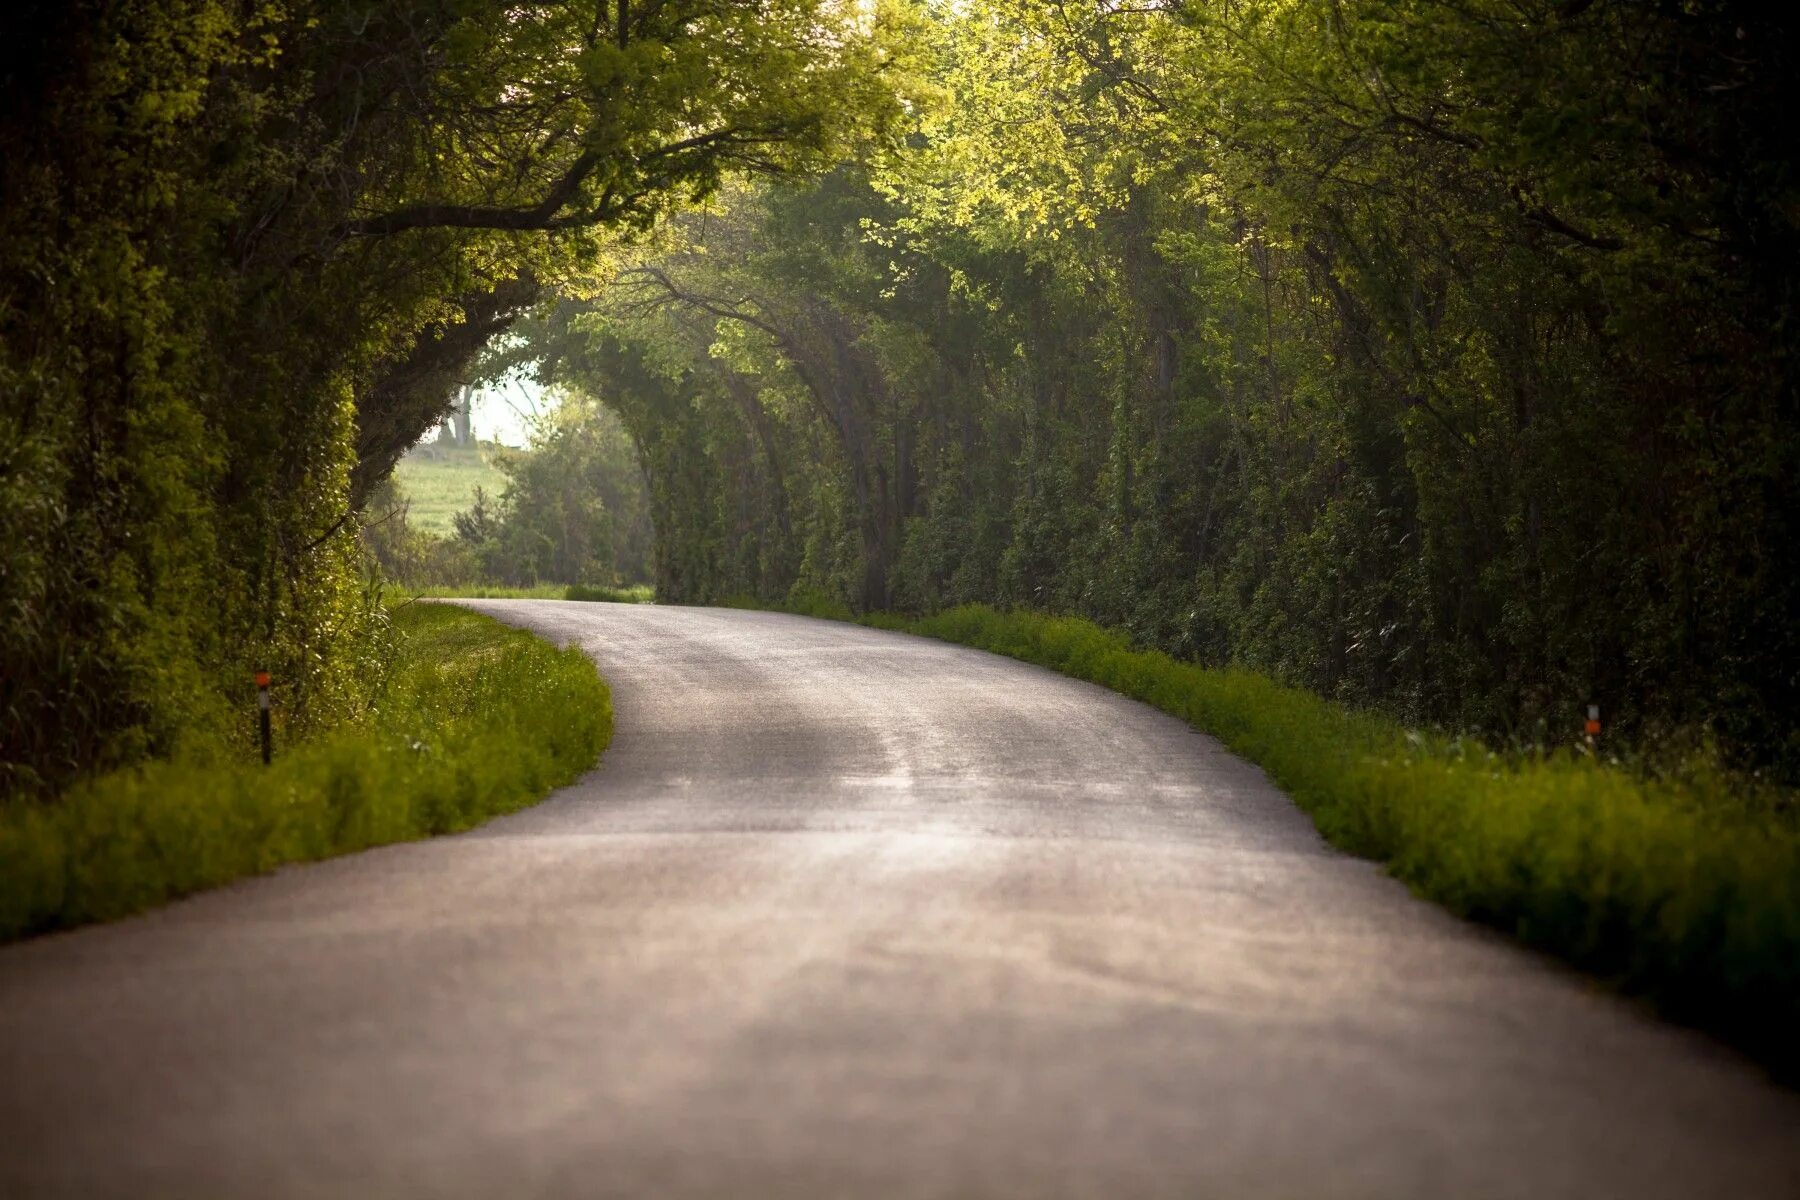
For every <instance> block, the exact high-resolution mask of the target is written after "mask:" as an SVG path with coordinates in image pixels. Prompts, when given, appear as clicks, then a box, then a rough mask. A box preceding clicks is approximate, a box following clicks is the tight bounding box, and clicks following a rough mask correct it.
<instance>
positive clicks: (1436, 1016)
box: [0, 601, 1800, 1200]
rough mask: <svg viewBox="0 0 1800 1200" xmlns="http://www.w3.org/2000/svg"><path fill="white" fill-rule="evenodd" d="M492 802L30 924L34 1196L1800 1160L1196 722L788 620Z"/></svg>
mask: <svg viewBox="0 0 1800 1200" xmlns="http://www.w3.org/2000/svg"><path fill="white" fill-rule="evenodd" d="M472 607H477V608H480V609H482V610H483V611H486V612H490V613H493V614H494V615H496V616H499V617H501V618H503V619H505V620H508V621H512V622H515V623H518V624H521V625H525V626H528V627H529V628H532V629H535V630H537V631H538V632H540V633H542V634H544V635H545V636H547V637H551V638H554V639H557V640H561V641H569V642H576V643H579V644H580V645H582V646H584V647H585V648H587V649H588V650H589V651H590V652H591V653H592V654H593V655H594V656H595V657H596V658H597V659H598V660H599V662H600V664H601V666H602V668H603V669H604V671H605V672H606V674H607V676H608V678H609V679H610V680H611V682H612V685H613V689H614V695H615V698H616V703H617V710H618V736H617V740H616V741H615V742H614V744H613V748H612V749H611V750H610V751H609V752H608V753H607V755H606V758H605V760H604V761H603V763H602V765H601V766H600V767H599V768H598V769H597V770H595V771H594V772H592V773H591V774H589V775H588V776H587V777H586V778H584V779H583V780H581V781H580V782H579V783H577V784H575V785H574V786H572V787H569V788H566V789H564V790H562V791H561V792H558V793H557V794H556V795H554V796H552V797H551V798H550V799H549V800H548V801H546V802H545V803H543V804H542V805H539V806H538V807H536V808H534V809H531V810H529V811H526V812H524V813H520V814H518V815H516V816H513V817H509V818H505V819H502V820H498V821H495V822H493V823H492V824H489V825H487V826H485V827H484V828H482V829H480V830H478V831H476V832H474V833H470V834H467V835H464V836H461V837H455V838H445V839H439V840H436V841H431V842H424V843H414V844H411V845H405V846H395V847H390V848H387V849H381V850H375V851H371V852H368V853H364V854H358V855H354V856H351V857H348V858H342V859H338V860H335V861H332V862H329V863H324V864H319V865H315V866H309V867H302V868H290V869H287V870H283V871H281V872H279V873H277V874H275V875H272V876H267V877H264V878H260V879H255V880H250V881H246V882H244V883H241V884H237V885H234V886H232V887H228V888H224V889H221V890H219V891H216V892H212V893H209V894H206V895H204V896H200V897H196V898H194V899H191V900H188V901H185V902H182V903H179V904H175V905H172V906H170V907H168V908H165V909H163V910H161V911H159V912H156V913H153V914H150V915H148V916H145V917H142V918H138V919H135V920H130V921H123V922H120V923H117V924H115V925H111V926H106V927H100V928H92V929H86V930H80V931H76V932H73V933H68V934H63V935H58V936H53V937H47V938H42V939H39V940H36V941H33V942H28V943H24V944H21V945H16V946H13V947H10V948H7V949H5V950H0V1195H3V1196H6V1197H30V1196H40V1195H41V1196H84V1197H85V1196H99V1197H108V1196H119V1197H132V1198H134V1200H156V1198H161V1197H170V1198H177V1197H178V1198H181V1200H196V1198H204V1197H213V1196H246V1197H259V1198H260V1197H339V1196H356V1197H383V1198H385V1197H447V1198H448V1197H458V1198H460V1197H470V1198H475V1197H480V1198H500V1197H506V1198H515V1197H610V1196H651V1197H701V1196H705V1197H714V1196H716V1197H777V1196H781V1197H785V1196H819V1197H839V1196H871V1197H890V1196H892V1197H984V1196H995V1197H1031V1198H1037V1197H1053V1196H1081V1197H1108V1198H1110V1197H1138V1196H1146V1197H1147V1196H1167V1197H1181V1198H1183V1200H1192V1198H1203V1197H1221V1198H1227V1200H1233V1198H1245V1200H1277V1198H1283V1197H1292V1198H1294V1200H1334V1198H1350V1197H1369V1198H1371V1200H1375V1198H1379V1200H1397V1198H1401V1197H1433V1198H1438V1197H1522V1198H1523V1197H1531V1198H1533V1200H1545V1198H1550V1197H1580V1198H1581V1200H1594V1198H1597V1197H1614V1196H1617V1197H1632V1198H1634V1200H1642V1198H1650V1197H1700V1196H1709V1197H1710V1196H1730V1197H1733V1198H1734V1200H1750V1198H1753V1197H1783V1198H1787V1200H1792V1198H1793V1197H1795V1196H1800V1098H1797V1097H1796V1096H1795V1095H1794V1094H1792V1093H1790V1092H1785V1091H1782V1090H1779V1089H1777V1088H1775V1087H1773V1086H1771V1085H1770V1084H1768V1083H1767V1082H1765V1081H1764V1080H1763V1079H1762V1078H1761V1077H1760V1076H1759V1075H1758V1073H1757V1072H1756V1070H1755V1069H1754V1068H1753V1067H1751V1066H1750V1065H1748V1064H1746V1063H1745V1062H1744V1061H1742V1060H1740V1059H1738V1058H1737V1057H1735V1056H1734V1055H1732V1054H1731V1053H1729V1052H1727V1051H1725V1050H1723V1049H1720V1048H1718V1047H1716V1046H1715V1045H1713V1044H1712V1043H1710V1042H1708V1041H1707V1040H1705V1039H1703V1038H1701V1037H1699V1036H1697V1035H1694V1034H1691V1033H1687V1032H1683V1031H1680V1030H1677V1029H1673V1028H1670V1027H1668V1026H1666V1025H1663V1024H1661V1023H1659V1022H1657V1021H1656V1020H1654V1019H1652V1018H1650V1017H1649V1016H1647V1015H1646V1014H1644V1013H1643V1012H1642V1011H1640V1010H1639V1009H1637V1008H1635V1007H1634V1006H1632V1005H1630V1004H1628V1003H1626V1002H1623V1001H1621V1000H1619V999H1617V998H1614V997H1612V996H1609V995H1607V994H1605V993H1604V992H1602V991H1600V990H1598V989H1596V988H1595V987H1593V986H1591V985H1590V984H1588V983H1586V982H1584V981H1583V980H1582V979H1581V978H1579V977H1578V976H1575V975H1574V974H1572V973H1569V972H1567V971H1565V970H1562V969H1560V968H1558V967H1556V966H1554V965H1552V964H1550V963H1547V962H1546V961H1544V960H1542V959H1540V958H1538V957H1536V956H1534V955H1531V954H1529V953H1527V952H1525V951H1522V950H1520V949H1518V948H1516V947H1513V946H1511V945H1509V944H1507V943H1506V942H1504V941H1503V940H1501V939H1499V938H1497V937H1495V936H1492V935H1490V934H1488V933H1485V932H1483V931H1481V930H1479V929H1475V928H1472V927H1470V926H1467V925H1464V924H1461V923H1459V922H1458V921H1456V920H1454V919H1452V918H1451V917H1449V916H1447V915H1445V914H1444V913H1442V912H1440V911H1438V910H1436V909H1434V908H1433V907H1431V906H1429V905H1427V904H1424V903H1422V902H1419V901H1416V900H1414V899H1413V898H1412V897H1410V896H1409V895H1408V894H1407V892H1406V891H1405V890H1404V889H1403V888H1402V887H1401V886H1400V885H1398V884H1396V883H1394V882H1393V881H1391V880H1389V879H1386V878H1385V877H1383V876H1382V875H1381V873H1380V872H1379V870H1378V869H1377V868H1376V867H1374V866H1372V865H1370V864H1368V863H1366V862H1361V861H1358V860H1356V859H1352V858H1348V857H1345V856H1343V855H1341V854H1338V853H1336V852H1334V851H1332V850H1330V849H1329V848H1327V847H1326V846H1325V845H1324V844H1323V843H1322V842H1321V841H1320V839H1319V838H1318V836H1317V835H1316V834H1315V833H1314V832H1313V830H1312V827H1311V826H1310V825H1309V824H1308V822H1307V821H1306V819H1305V818H1304V817H1303V816H1302V815H1301V814H1300V813H1299V812H1297V811H1296V810H1295V809H1294V808H1293V807H1292V805H1291V804H1290V803H1289V802H1288V801H1287V800H1286V799H1285V798H1284V797H1283V796H1282V794H1281V793H1280V792H1279V791H1277V790H1276V789H1275V788H1274V787H1272V786H1271V785H1270V784H1269V783H1268V782H1267V781H1266V780H1265V779H1264V778H1263V776H1262V775H1261V773H1260V772H1258V771H1257V770H1256V769H1255V768H1253V767H1251V766H1248V765H1247V764H1245V763H1244V762H1242V761H1240V760H1238V759H1236V758H1233V757H1232V756H1231V755H1229V754H1227V753H1225V752H1224V751H1223V750H1221V749H1220V747H1219V745H1218V744H1217V743H1216V742H1214V741H1213V740H1211V739H1210V738H1207V737H1205V736H1203V735H1201V734H1199V733H1196V732H1194V731H1193V730H1191V729H1189V728H1188V727H1186V726H1185V725H1182V724H1180V723H1179V722H1176V721H1174V720H1172V719H1170V718H1168V717H1165V716H1163V715H1162V714H1160V713H1157V712H1155V711H1153V710H1151V709H1149V708H1147V707H1144V706H1142V705H1139V704H1135V703H1133V702H1130V701H1127V700H1124V699H1121V698H1119V697H1117V696H1114V695H1112V694H1110V693H1108V692H1105V691H1102V690H1100V689H1098V688H1095V687H1092V686H1089V685H1087V684H1083V683H1078V682H1074V681H1071V680H1066V679H1063V678H1061V677H1059V676H1056V675H1053V674H1051V673H1049V672H1046V671H1042V670H1038V669H1036V668H1032V667H1028V666H1024V665H1021V664H1018V663H1014V662H1011V661H1008V660H1005V659H1000V658H995V657H992V656H989V655H985V654H981V653H978V652H975V651H971V650H966V649H962V648H958V647H952V646H947V645H943V644H940V643H935V642H929V641H922V640H918V639H912V638H907V637H903V636H900V635H896V634H886V633H878V632H874V631H870V630H865V629H860V628H856V627H853V626H849V625H840V624H831V623H826V622H819V621H810V620H805V619H802V618H797V617H788V616H779V615H772V614H761V613H748V612H729V611H718V610H707V609H680V608H656V607H648V606H645V607H631V606H620V605H608V604H580V603H573V604H571V603H562V602H552V601H489V602H477V603H473V604H472Z"/></svg>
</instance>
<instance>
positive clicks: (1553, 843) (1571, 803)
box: [793, 597, 1800, 1079]
mask: <svg viewBox="0 0 1800 1200" xmlns="http://www.w3.org/2000/svg"><path fill="white" fill-rule="evenodd" d="M793 608H794V609H795V610H797V611H802V612H805V613H808V614H809V615H815V616H831V617H840V618H846V617H848V616H849V615H850V614H849V613H848V611H847V610H845V609H843V607H842V606H841V605H835V604H832V603H831V602H829V601H826V600H821V599H819V598H817V597H813V598H810V599H809V598H805V597H802V598H800V602H799V603H797V604H795V605H794V606H793ZM865 622H866V623H868V624H871V625H875V626H878V627H881V628H887V629H896V630H901V631H904V632H908V633H915V634H922V635H924V636H927V637H935V638H941V639H943V640H945V641H950V642H957V643H960V644H962V645H966V646H974V647H978V648H980V649H983V650H990V651H993V652H995V653H998V654H1004V655H1007V656H1009V657H1012V658H1016V659H1021V660H1023V661H1025V662H1031V663H1037V664H1040V665H1042V666H1046V667H1050V668H1052V669H1053V670H1056V671H1059V672H1061V673H1063V674H1065V675H1070V676H1074V677H1075V678H1078V679H1085V680H1089V681H1091V682H1094V683H1098V684H1101V685H1103V686H1105V687H1108V688H1111V689H1113V690H1114V691H1118V692H1122V693H1124V694H1125V695H1127V696H1132V697H1135V698H1136V699H1139V700H1142V701H1145V702H1146V703H1149V704H1152V705H1155V706H1156V707H1157V708H1160V709H1162V710H1163V711H1164V712H1167V713H1171V714H1173V715H1175V716H1177V717H1180V718H1181V719H1183V720H1185V721H1187V722H1189V723H1191V724H1193V725H1195V726H1197V727H1198V728H1200V729H1203V730H1205V731H1207V732H1208V733H1211V734H1213V735H1214V736H1216V737H1218V738H1219V739H1220V740H1221V741H1223V742H1224V743H1225V744H1226V745H1227V746H1229V747H1230V748H1231V749H1232V750H1234V751H1236V752H1237V753H1239V754H1241V755H1243V756H1244V757H1245V758H1247V759H1249V760H1251V761H1252V762H1255V763H1257V764H1258V765H1260V766H1261V767H1263V768H1264V769H1265V770H1266V771H1267V772H1268V773H1269V776H1270V778H1272V779H1273V780H1274V781H1275V782H1276V783H1278V784H1279V785H1280V786H1281V787H1282V788H1284V789H1285V790H1286V791H1287V792H1288V793H1289V794H1290V795H1291V796H1292V797H1293V798H1294V800H1295V801H1296V802H1297V803H1298V804H1299V805H1300V807H1301V808H1302V809H1304V810H1305V811H1306V812H1307V813H1308V814H1310V815H1311V817H1312V818H1313V820H1314V822H1315V823H1316V824H1317V825H1318V827H1319V829H1320V831H1321V832H1322V833H1323V834H1324V835H1325V836H1326V837H1327V838H1328V839H1330V840H1331V841H1332V842H1333V843H1334V844H1336V845H1338V846H1340V847H1342V848H1343V849H1346V850H1349V851H1351V852H1353V853H1356V854H1360V855H1364V856H1366V857H1369V858H1374V859H1378V860H1380V861H1382V862H1383V863H1385V864H1386V865H1387V868H1388V870H1389V871H1390V872H1391V873H1392V874H1394V875H1395V876H1397V877H1398V878H1399V879H1401V880H1403V881H1405V882H1406V883H1407V884H1408V885H1409V886H1410V887H1411V888H1412V889H1413V890H1414V891H1415V892H1416V893H1417V894H1419V895H1421V896H1424V897H1427V898H1429V899H1432V900H1435V901H1437V902H1438V903H1440V904H1442V905H1444V906H1445V907H1446V908H1449V909H1450V910H1451V911H1453V912H1456V913H1459V914H1461V915H1463V916H1465V917H1469V918H1472V919H1475V920H1479V921H1483V922H1486V923H1488V924H1490V925H1494V926H1497V927H1499V928H1501V929H1504V930H1506V931H1507V932H1509V933H1511V934H1513V935H1515V936H1517V937H1518V938H1519V939H1520V940H1522V941H1524V942H1526V943H1527V944H1529V945H1532V946H1535V947H1538V948H1540V949H1543V950H1546V951H1549V952H1551V953H1553V954H1556V955H1559V956H1561V957H1562V958H1564V959H1566V960H1568V961H1569V962H1571V963H1574V964H1575V965H1577V966H1579V967H1582V968H1584V969H1585V970H1587V971H1590V972H1592V973H1593V974H1595V975H1597V976H1599V977H1600V978H1602V979H1604V980H1606V981H1607V982H1609V983H1611V984H1614V985H1616V986H1618V987H1619V988H1621V989H1623V990H1625V991H1627V992H1630V993H1633V994H1637V995H1641V996H1644V997H1647V998H1649V999H1651V1000H1652V1001H1654V1002H1655V1003H1656V1004H1658V1005H1659V1006H1660V1007H1661V1008H1662V1009H1663V1011H1664V1012H1665V1013H1667V1014H1668V1015H1670V1016H1672V1017H1675V1018H1677V1019H1680V1020H1684V1021H1687V1022H1690V1023H1693V1024H1696V1025H1699V1026H1702V1027H1704V1028H1706V1029H1709V1030H1711V1031H1712V1032H1713V1033H1715V1034H1717V1035H1719V1036H1721V1037H1723V1038H1724V1039H1726V1040H1728V1041H1731V1042H1735V1043H1736V1044H1738V1045H1739V1046H1741V1047H1743V1048H1744V1049H1746V1050H1748V1051H1749V1052H1750V1053H1752V1054H1754V1055H1756V1056H1757V1057H1759V1058H1760V1059H1762V1060H1763V1061H1764V1062H1765V1063H1766V1064H1767V1065H1768V1066H1770V1067H1771V1068H1772V1069H1773V1070H1775V1071H1776V1073H1777V1074H1779V1075H1782V1076H1784V1077H1786V1078H1789V1079H1794V1078H1800V1036H1797V1033H1800V1031H1797V1030H1796V1026H1797V1025H1800V825H1797V823H1796V821H1795V820H1794V814H1793V812H1792V811H1791V810H1788V809H1784V807H1783V804H1784V803H1785V801H1784V799H1783V798H1781V797H1777V796H1774V795H1772V794H1771V793H1768V792H1764V791H1760V790H1758V789H1756V788H1755V787H1754V786H1752V785H1749V784H1746V782H1745V781H1743V780H1741V779H1738V778H1734V777H1732V776H1729V775H1727V774H1725V773H1724V772H1721V771H1719V770H1717V769H1715V768H1713V767H1710V766H1708V765H1706V764H1697V765H1694V766H1692V767H1690V768H1688V769H1686V770H1683V771H1681V772H1676V773H1666V772H1665V773H1663V774H1660V775H1652V774H1649V773H1647V772H1644V771H1640V770H1632V769H1628V768H1626V767H1623V766H1620V765H1617V764H1613V763H1606V762H1596V761H1594V760H1593V759H1592V758H1590V757H1588V756H1586V755H1584V754H1578V753H1574V752H1561V753H1553V754H1519V755H1511V756H1501V755H1497V754H1495V753H1492V752H1490V751H1489V750H1488V749H1486V748H1485V747H1483V746H1482V745H1480V744H1479V743H1477V742H1475V741H1472V740H1469V739H1453V738H1447V737H1443V736H1441V735H1436V734H1430V733H1423V732H1420V731H1415V730H1408V729H1406V728H1404V727H1403V726H1401V725H1399V724H1397V723H1395V722H1393V721H1391V720H1388V719H1387V718H1385V717H1381V716H1378V715H1374V714H1371V713H1366V712H1358V711H1354V710H1351V709H1348V708H1345V707H1343V706H1342V705H1339V704H1334V703H1331V702H1329V701H1326V700H1324V699H1322V698H1320V697H1319V696H1316V695H1314V694H1312V693H1310V692H1305V691H1301V690H1299V689H1296V688H1290V687H1284V686H1282V685H1280V684H1278V683H1275V682H1274V681H1272V680H1270V679H1268V678H1266V677H1264V676H1261V675H1256V674H1253V673H1251V672H1248V671H1240V670H1208V669H1204V668H1201V667H1197V666H1194V665H1192V664H1190V663H1182V662H1177V661H1176V660H1174V659H1172V658H1170V657H1168V656H1167V655H1165V654H1161V653H1157V652H1147V651H1141V650H1134V649H1132V647H1131V646H1130V644H1129V642H1128V641H1127V639H1126V638H1124V637H1123V636H1121V635H1119V634H1117V633H1113V632H1110V631H1108V630H1105V629H1102V628H1100V627H1099V626H1096V625H1094V624H1092V623H1090V622H1087V621H1083V620H1078V619H1072V618H1063V617H1049V616H1044V615H1041V614H1035V613H1029V612H1007V613H1002V612H996V611H994V610H993V609H989V608H985V607H968V608H959V609H954V610H952V611H949V612H945V613H940V614H938V615H936V616H931V617H924V618H917V619H912V618H904V617H896V616H890V615H882V614H878V615H875V616H872V617H868V618H865Z"/></svg>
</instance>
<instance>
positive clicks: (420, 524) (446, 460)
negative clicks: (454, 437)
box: [368, 446, 506, 538]
mask: <svg viewBox="0 0 1800 1200" xmlns="http://www.w3.org/2000/svg"><path fill="white" fill-rule="evenodd" d="M500 456H501V451H499V450H498V448H489V447H483V448H480V449H476V448H470V449H467V450H463V449H459V448H439V447H436V446H420V447H419V448H418V449H417V450H415V451H413V452H412V453H411V454H409V455H407V456H406V457H405V458H403V459H401V460H400V462H399V464H398V465H396V466H395V468H394V475H393V482H394V485H395V486H394V491H393V493H390V494H389V495H388V496H386V497H377V498H376V499H375V500H374V501H372V502H371V504H370V506H369V507H370V512H369V517H368V519H369V520H371V521H379V520H380V519H381V518H382V517H383V516H384V515H385V514H386V513H387V512H389V511H390V510H391V506H392V504H393V502H394V500H396V499H399V498H404V501H405V504H406V521H407V524H408V525H410V526H411V527H412V528H414V529H416V530H418V531H419V532H421V533H428V534H431V535H432V536H434V537H440V538H441V537H449V536H451V535H453V534H454V533H455V532H456V514H457V513H459V512H467V511H468V510H469V508H470V507H472V506H473V504H474V503H475V493H476V490H477V489H479V490H480V491H481V492H482V493H483V494H484V495H488V496H498V495H500V493H501V492H502V491H504V490H505V488H506V475H505V473H504V472H503V471H502V470H501V468H500V467H499V466H498V465H497V464H496V462H495V459H497V458H499V457H500Z"/></svg>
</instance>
